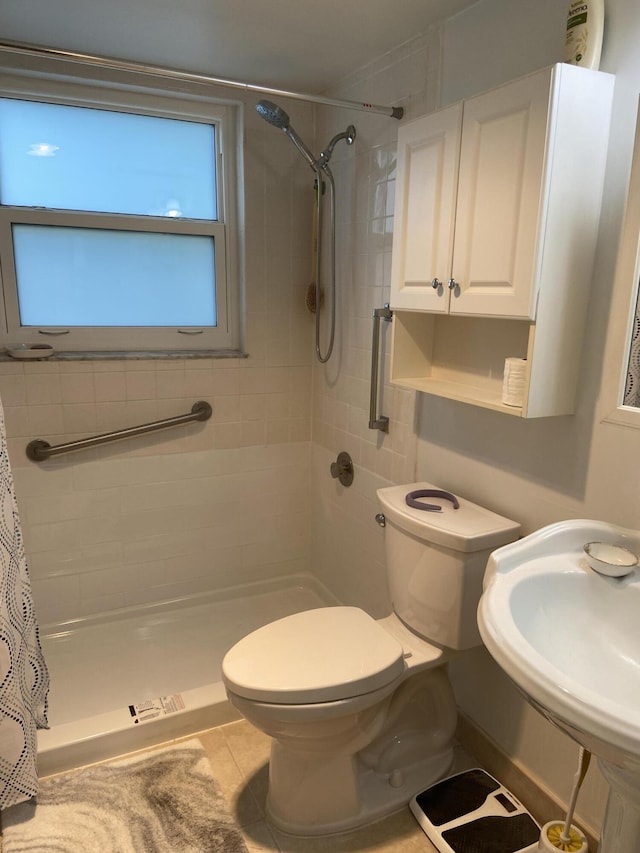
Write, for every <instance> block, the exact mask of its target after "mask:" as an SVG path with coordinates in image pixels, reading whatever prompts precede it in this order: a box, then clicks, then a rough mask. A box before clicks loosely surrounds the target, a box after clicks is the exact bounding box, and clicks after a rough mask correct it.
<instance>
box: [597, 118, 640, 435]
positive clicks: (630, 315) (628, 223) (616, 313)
mask: <svg viewBox="0 0 640 853" xmlns="http://www.w3.org/2000/svg"><path fill="white" fill-rule="evenodd" d="M639 235H640V106H639V109H638V114H637V119H636V132H635V143H634V148H633V157H632V163H631V174H630V178H629V185H628V192H627V205H626V212H625V218H624V225H623V229H622V239H621V241H620V246H619V251H618V261H617V266H616V274H615V282H614V288H613V294H612V299H611V312H610V314H609V324H608V330H607V342H606V347H605V357H604V362H603V369H602V388H601V395H600V401H599V410H598V414H599V419H600V420H601V421H602V422H603V423H606V424H614V425H615V426H622V427H628V428H630V429H640V409H638V408H635V407H633V406H627V405H625V403H624V394H625V386H626V381H627V369H628V363H629V352H630V349H631V334H632V328H633V324H634V319H635V316H636V310H637V303H638V294H639V291H640V287H639V281H640V236H639Z"/></svg>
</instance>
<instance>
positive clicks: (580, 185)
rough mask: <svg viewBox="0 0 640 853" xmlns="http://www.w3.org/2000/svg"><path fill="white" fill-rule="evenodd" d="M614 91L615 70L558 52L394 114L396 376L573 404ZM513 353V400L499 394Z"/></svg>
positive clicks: (537, 404) (480, 401)
mask: <svg viewBox="0 0 640 853" xmlns="http://www.w3.org/2000/svg"><path fill="white" fill-rule="evenodd" d="M612 95H613V77H612V76H611V75H609V74H603V73H600V72H597V71H590V70H588V69H584V68H576V67H574V66H571V65H565V64H560V63H559V64H557V65H555V66H552V67H551V68H545V69H543V70H542V71H539V72H536V73H535V74H531V75H528V76H527V77H524V78H521V79H519V80H516V81H514V82H512V83H507V84H505V85H503V86H500V87H499V88H497V89H494V90H492V91H490V92H486V93H484V94H482V95H478V96H477V97H474V98H470V99H469V100H468V101H464V102H462V103H460V104H455V105H454V106H452V107H448V108H446V109H444V110H441V111H439V112H437V113H433V114H431V115H428V116H424V117H422V118H420V119H417V120H415V121H412V122H409V123H407V124H406V125H403V126H402V127H401V128H400V130H399V133H398V177H397V186H396V210H395V222H394V241H393V257H392V270H391V300H390V304H391V307H392V309H393V310H394V336H393V354H392V373H391V379H392V381H393V382H395V383H396V384H398V385H401V386H403V387H409V388H416V389H417V390H420V391H426V392H428V393H433V394H439V395H440V396H445V397H451V398H453V399H457V400H463V401H464V402H469V403H475V404H476V405H481V406H487V407H489V408H493V409H498V410H500V411H505V412H508V413H509V414H514V415H519V416H524V417H542V416H548V415H560V414H571V413H572V412H573V410H574V400H575V388H576V382H577V378H578V375H579V362H580V353H581V342H582V335H581V332H582V327H583V325H584V320H585V316H586V310H587V303H588V289H589V285H590V280H591V274H592V265H593V255H594V251H595V243H596V239H597V232H598V223H599V215H600V203H601V196H602V186H603V180H604V171H605V164H606V152H607V143H608V136H609V119H610V111H611V102H612ZM510 356H516V357H520V358H527V382H526V389H525V396H524V401H523V406H522V407H513V406H505V405H503V404H502V402H501V396H502V378H503V370H504V360H505V358H508V357H510Z"/></svg>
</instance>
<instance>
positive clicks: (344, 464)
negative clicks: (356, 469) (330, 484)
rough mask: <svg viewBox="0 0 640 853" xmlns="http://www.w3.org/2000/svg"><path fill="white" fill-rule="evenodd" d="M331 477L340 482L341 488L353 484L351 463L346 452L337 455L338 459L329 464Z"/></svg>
mask: <svg viewBox="0 0 640 853" xmlns="http://www.w3.org/2000/svg"><path fill="white" fill-rule="evenodd" d="M330 470H331V476H332V477H333V479H334V480H340V482H341V483H342V485H343V486H350V485H351V483H353V461H352V459H351V457H350V456H349V454H348V453H347V452H346V451H344V450H343V451H341V452H340V453H338V458H337V460H336V461H335V462H332V463H331V468H330Z"/></svg>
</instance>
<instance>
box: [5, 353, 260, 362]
mask: <svg viewBox="0 0 640 853" xmlns="http://www.w3.org/2000/svg"><path fill="white" fill-rule="evenodd" d="M248 357H249V354H248V353H246V352H241V351H240V350H149V351H147V350H140V351H135V352H130V351H122V352H116V351H113V352H104V351H96V352H90V351H84V350H83V351H78V352H74V351H67V352H54V354H53V355H50V356H46V357H45V358H15V357H13V356H10V355H9V354H8V353H7V352H2V353H0V361H23V362H29V361H116V360H117V361H123V360H127V361H128V360H131V361H134V360H136V359H138V360H140V359H144V360H145V361H148V360H150V359H151V360H153V359H157V360H158V361H163V360H168V359H190V360H191V359H199V358H200V359H201V358H216V359H217V358H248Z"/></svg>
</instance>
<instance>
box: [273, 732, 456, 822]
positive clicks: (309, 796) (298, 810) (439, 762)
mask: <svg viewBox="0 0 640 853" xmlns="http://www.w3.org/2000/svg"><path fill="white" fill-rule="evenodd" d="M273 747H274V748H275V749H277V744H276V743H274V744H273ZM345 762H346V765H347V766H343V765H344V763H345ZM352 762H358V758H357V756H356V757H353V756H333V757H332V758H331V759H330V760H329V761H328V762H327V764H326V765H324V766H322V767H319V766H318V761H317V756H314V770H315V772H314V774H313V777H312V778H310V777H309V775H308V774H305V773H304V769H303V768H302V767H301V768H300V769H301V773H302V774H303V775H304V784H303V785H297V784H296V781H298V782H299V781H300V778H301V777H299V778H298V779H297V780H296V779H295V778H292V777H291V776H289V778H288V779H287V780H279V779H274V778H273V774H272V768H273V767H274V766H275V767H277V762H274V761H273V753H272V761H271V765H270V781H269V794H268V796H267V805H266V815H267V820H268V821H269V822H270V823H271V824H273V826H275V827H276V828H277V829H280V830H282V832H286V833H288V834H289V835H301V836H317V835H333V834H335V833H339V832H346V831H348V830H352V829H357V828H358V827H360V826H365V825H366V824H369V823H374V822H375V821H377V820H381V819H382V818H384V817H387V816H388V815H390V814H392V813H393V812H395V811H398V809H401V808H402V807H404V806H406V805H407V803H408V802H409V800H410V799H411V798H412V797H413V796H415V795H416V794H417V793H419V792H420V791H422V790H424V789H425V788H427V787H429V785H432V784H433V783H434V782H436V781H438V780H439V779H441V778H442V777H443V776H445V775H446V774H447V773H448V772H449V771H450V769H451V765H452V763H453V749H452V748H451V747H447V748H445V749H443V750H442V752H440V753H437V754H435V755H432V756H430V758H429V759H427V760H422V761H419V762H417V763H416V764H414V765H412V766H409V767H404V768H403V769H402V770H401V771H393V772H391V773H380V772H379V771H376V770H372V769H370V768H363V767H359V768H358V770H357V772H354V766H353V763H352ZM287 769H288V772H290V770H291V767H290V765H289V766H288V768H287ZM276 773H277V770H276ZM282 782H284V784H281V783H282ZM356 784H357V790H356V788H355V786H356ZM274 790H275V791H278V797H277V799H278V800H279V802H275V801H274V797H273V791H274ZM305 801H306V804H307V805H308V807H309V808H308V812H309V815H311V814H313V819H311V817H310V819H309V822H305V823H299V822H294V821H293V820H292V819H290V816H291V815H292V814H295V815H296V816H299V817H302V818H303V819H304V817H305V814H306V812H307V809H306V808H305ZM319 802H321V803H322V808H323V809H324V812H325V814H326V819H324V820H323V818H322V817H321V816H319V815H318V803H319Z"/></svg>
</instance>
